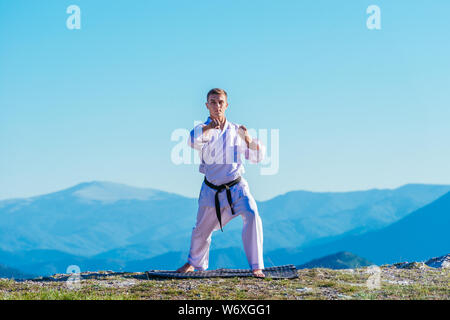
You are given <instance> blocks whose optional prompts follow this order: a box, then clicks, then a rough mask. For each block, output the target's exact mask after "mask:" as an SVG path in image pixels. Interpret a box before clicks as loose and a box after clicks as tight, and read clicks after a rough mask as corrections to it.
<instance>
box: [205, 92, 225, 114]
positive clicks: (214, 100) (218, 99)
mask: <svg viewBox="0 0 450 320" xmlns="http://www.w3.org/2000/svg"><path fill="white" fill-rule="evenodd" d="M206 107H207V108H208V110H209V114H210V116H211V118H215V119H217V118H221V117H223V116H224V115H225V110H226V109H227V107H228V102H227V97H226V96H225V95H224V94H211V95H210V96H209V98H208V102H206Z"/></svg>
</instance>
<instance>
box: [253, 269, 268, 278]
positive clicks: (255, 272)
mask: <svg viewBox="0 0 450 320" xmlns="http://www.w3.org/2000/svg"><path fill="white" fill-rule="evenodd" d="M252 273H253V275H254V276H255V277H257V278H264V277H265V276H266V275H265V274H264V273H263V272H262V270H261V269H255V270H252Z"/></svg>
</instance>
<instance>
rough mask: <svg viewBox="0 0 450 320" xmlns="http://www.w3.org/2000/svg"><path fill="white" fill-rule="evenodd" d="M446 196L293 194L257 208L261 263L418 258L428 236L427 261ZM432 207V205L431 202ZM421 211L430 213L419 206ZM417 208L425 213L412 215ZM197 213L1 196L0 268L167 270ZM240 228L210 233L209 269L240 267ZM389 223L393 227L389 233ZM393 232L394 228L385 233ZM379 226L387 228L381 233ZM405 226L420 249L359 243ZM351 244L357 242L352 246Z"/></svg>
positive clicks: (73, 192) (79, 193)
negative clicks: (331, 257) (337, 256)
mask: <svg viewBox="0 0 450 320" xmlns="http://www.w3.org/2000/svg"><path fill="white" fill-rule="evenodd" d="M449 191H450V186H448V185H424V184H408V185H404V186H402V187H399V188H396V189H371V190H366V191H351V192H309V191H302V190H300V191H292V192H288V193H286V194H284V195H280V196H277V197H275V198H273V199H270V200H267V201H261V202H257V203H258V208H259V213H260V215H261V218H262V221H263V226H264V249H265V257H266V260H267V261H268V262H267V265H268V266H270V265H271V264H284V263H294V264H301V263H305V262H307V261H309V260H311V259H314V258H317V257H321V256H324V255H328V254H332V253H335V252H340V251H350V252H353V253H356V254H357V255H360V256H363V257H365V258H367V259H369V260H371V261H374V262H375V263H384V262H386V261H390V260H392V259H394V260H397V261H398V260H399V259H400V260H401V258H408V257H410V256H414V257H417V256H419V257H420V256H421V255H422V254H425V251H427V250H429V249H430V248H429V246H430V245H429V244H428V242H429V241H428V240H430V241H431V240H436V241H437V240H439V241H441V242H442V245H441V246H440V245H435V246H434V248H435V249H436V250H431V251H432V252H427V253H426V257H428V256H430V255H433V254H435V253H433V252H436V254H435V255H439V254H441V253H442V252H440V251H439V248H442V247H444V248H446V249H447V251H448V249H449V248H448V236H446V233H443V235H442V237H441V238H439V239H437V238H436V237H437V235H433V232H429V231H428V228H431V227H433V228H434V230H441V229H442V228H445V227H447V228H448V227H449V224H448V214H447V215H446V214H445V213H446V212H448V207H446V206H445V203H446V202H445V197H444V200H442V198H440V197H443V195H445V194H447V193H448V192H449ZM436 201H437V203H438V204H437V205H433V206H431V205H432V204H433V203H435V202H436ZM428 206H431V207H430V208H431V209H430V208H429V209H425V208H427V207H428ZM422 207H423V208H422ZM424 209H425V210H426V212H427V213H425V214H424V213H420V212H422V211H421V210H424ZM445 210H447V211H445ZM196 211H197V199H192V198H186V197H183V196H180V195H176V194H172V193H167V192H163V191H159V190H156V189H145V188H135V187H130V186H126V185H123V184H117V183H112V182H102V181H93V182H86V183H81V184H78V185H76V186H73V187H71V188H68V189H65V190H62V191H59V192H54V193H50V194H46V195H41V196H36V197H30V198H24V199H10V200H3V201H0V263H2V264H4V265H8V266H9V267H14V268H18V269H20V270H21V271H23V272H26V273H31V274H52V273H56V272H58V273H60V272H65V271H66V270H65V268H67V266H68V265H70V264H78V265H80V268H81V269H82V270H97V269H98V268H100V269H111V270H127V271H133V270H132V269H134V270H135V271H138V270H142V268H146V269H149V268H156V267H157V268H168V267H169V266H170V268H175V267H177V266H178V264H179V263H180V262H182V261H184V260H185V257H186V256H187V250H188V249H189V248H188V246H189V240H190V233H191V230H192V227H193V226H194V223H195V216H196ZM418 211H419V214H417V212H418ZM416 216H419V218H414V217H416ZM429 216H430V217H433V219H434V221H435V224H433V225H432V226H431V225H430V223H428V222H429V221H428V219H427V218H426V217H429ZM411 217H412V218H411ZM411 219H412V220H411ZM405 221H406V222H405ZM408 221H412V222H408ZM241 223H242V222H241V221H240V219H239V218H237V219H234V220H233V221H231V222H230V223H229V224H228V225H227V226H226V227H225V229H224V231H225V232H223V233H217V232H216V233H214V234H213V243H212V246H211V259H210V260H211V263H210V268H214V267H247V263H246V261H245V256H244V253H243V250H242V243H241V241H242V240H241ZM397 224H400V227H395V225H397ZM421 226H422V228H421ZM393 227H395V228H397V229H389V228H393ZM439 228H441V229H439ZM385 230H394V231H389V232H388V234H385V233H383V232H386V231H385ZM405 230H415V231H414V232H416V234H417V235H418V237H419V238H420V239H421V240H422V241H425V242H423V243H427V244H426V245H425V244H423V245H422V246H419V247H417V248H418V249H417V250H415V249H411V250H410V251H412V252H409V253H408V254H407V252H406V251H401V252H400V256H399V252H398V251H395V250H393V248H394V247H395V246H392V245H389V244H388V243H386V241H383V240H363V239H372V238H370V237H373V239H376V238H377V237H387V236H388V235H389V237H390V238H389V239H390V240H391V241H393V238H396V237H400V238H399V239H410V238H411V237H413V235H411V234H410V233H408V231H405ZM377 232H378V233H377ZM394 232H396V235H395V234H394ZM373 234H375V235H378V236H371V235H373ZM420 234H426V236H424V237H422V236H421V235H420ZM380 235H381V236H380ZM366 237H369V238H366ZM348 239H352V240H348ZM399 239H397V240H396V241H397V242H398V241H399ZM427 239H428V240H427ZM354 241H362V242H361V243H364V244H365V245H361V246H358V245H357V244H355V243H352V242H354ZM364 241H366V242H364ZM367 241H368V242H367ZM377 241H381V242H380V243H383V245H387V246H390V248H384V247H378V249H380V250H378V249H377V246H374V245H373V244H372V243H373V242H376V243H378V242H377ZM410 241H413V242H414V239H413V240H410ZM400 242H402V243H403V242H404V240H402V241H400ZM416 242H417V241H416ZM416 242H414V243H415V244H416V245H417V243H416ZM350 244H351V246H350ZM369 244H370V245H369ZM423 246H425V247H424V248H422V247H423ZM381 249H383V250H381ZM391 249H392V250H391ZM377 250H378V251H379V252H378V253H377ZM438 251H439V253H438ZM415 252H416V253H417V254H415ZM385 253H386V254H385ZM444 253H447V252H444ZM385 258H386V259H385Z"/></svg>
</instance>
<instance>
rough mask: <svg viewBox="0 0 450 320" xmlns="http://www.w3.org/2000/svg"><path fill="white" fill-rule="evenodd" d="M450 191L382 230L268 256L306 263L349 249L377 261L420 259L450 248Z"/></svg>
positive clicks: (380, 262) (377, 262)
mask: <svg viewBox="0 0 450 320" xmlns="http://www.w3.org/2000/svg"><path fill="white" fill-rule="evenodd" d="M449 230H450V192H449V193H447V194H445V195H443V196H442V197H440V198H439V199H437V200H436V201H433V202H432V203H430V204H428V205H426V206H424V207H423V208H420V209H418V210H416V211H414V212H413V213H411V214H409V215H408V216H406V217H405V218H403V219H401V220H400V221H398V222H396V223H393V224H391V225H389V226H387V227H385V228H383V229H381V230H377V231H372V232H368V233H365V234H361V235H350V236H347V237H342V238H340V239H338V240H335V241H331V242H328V243H325V244H320V245H316V246H310V247H306V248H289V249H279V250H274V251H271V252H269V253H268V255H269V256H270V257H271V258H272V259H274V260H276V261H277V263H279V264H284V263H289V261H299V262H302V263H304V262H306V261H308V260H310V259H313V258H317V257H320V256H324V255H328V254H331V253H333V252H339V251H350V252H353V253H355V254H357V255H359V256H363V257H366V258H367V259H369V260H371V261H373V262H374V263H376V264H378V265H380V264H388V263H393V262H395V261H421V260H423V259H426V258H427V257H429V256H441V255H443V254H446V253H448V252H449V251H450V234H449Z"/></svg>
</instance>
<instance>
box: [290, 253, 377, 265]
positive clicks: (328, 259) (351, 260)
mask: <svg viewBox="0 0 450 320" xmlns="http://www.w3.org/2000/svg"><path fill="white" fill-rule="evenodd" d="M370 265H373V263H371V262H370V261H369V260H366V259H364V258H361V257H359V256H357V255H355V254H353V253H351V252H346V251H342V252H338V253H335V254H330V255H328V256H325V257H322V258H319V259H314V260H312V261H310V262H307V263H304V264H302V265H299V266H297V269H311V268H328V269H354V268H360V267H366V266H370Z"/></svg>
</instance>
